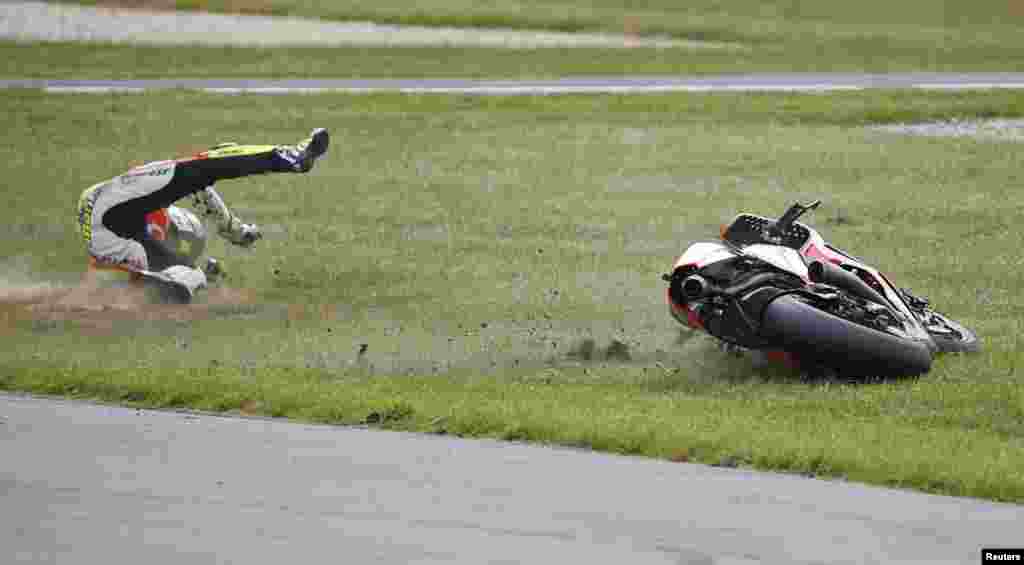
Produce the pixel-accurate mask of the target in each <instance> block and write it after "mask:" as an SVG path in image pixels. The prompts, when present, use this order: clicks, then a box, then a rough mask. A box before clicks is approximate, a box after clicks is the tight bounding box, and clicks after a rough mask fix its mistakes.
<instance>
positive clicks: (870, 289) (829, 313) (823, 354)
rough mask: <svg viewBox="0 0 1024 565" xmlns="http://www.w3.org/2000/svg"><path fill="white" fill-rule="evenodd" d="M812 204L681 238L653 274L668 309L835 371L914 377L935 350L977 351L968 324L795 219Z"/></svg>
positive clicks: (794, 360) (802, 364)
mask: <svg viewBox="0 0 1024 565" xmlns="http://www.w3.org/2000/svg"><path fill="white" fill-rule="evenodd" d="M820 204H821V201H820V200H816V201H814V202H812V203H810V204H807V205H803V204H800V203H799V202H797V203H795V204H793V205H792V206H791V207H789V209H788V210H786V212H785V213H784V214H783V215H782V216H781V217H780V218H779V219H778V220H774V219H769V218H766V217H762V216H758V215H755V214H748V213H741V214H739V215H737V216H736V217H735V218H734V219H733V221H732V222H731V223H729V224H728V225H724V226H723V227H722V231H721V241H718V242H699V243H694V244H692V245H690V246H689V247H688V248H687V249H686V251H685V252H684V253H683V254H682V255H681V256H680V257H679V258H678V260H676V262H675V264H674V266H673V270H672V272H671V273H670V274H666V275H663V276H662V279H663V280H664V281H665V282H667V283H668V289H667V297H668V305H669V311H670V313H671V315H672V316H673V317H674V318H675V319H676V320H677V321H678V322H680V323H681V324H683V325H685V326H688V327H690V328H694V329H697V330H701V331H704V332H706V333H708V334H710V335H711V336H713V337H715V338H717V339H718V340H721V342H723V345H725V346H726V347H727V348H733V349H739V350H755V351H761V352H764V355H766V356H767V357H768V358H769V359H771V360H775V361H782V362H784V363H786V364H788V365H790V366H793V367H798V368H800V369H803V370H806V371H808V372H813V373H819V374H820V373H825V374H830V375H835V376H850V377H852V376H877V377H900V376H913V375H921V374H924V373H927V372H928V371H929V370H930V369H931V365H932V361H933V358H934V356H935V355H936V354H937V353H946V352H965V353H966V352H977V351H979V350H980V341H979V339H978V336H977V334H976V333H975V332H974V331H972V330H970V329H968V328H967V327H965V326H964V325H962V324H960V323H958V322H956V321H954V320H952V319H950V318H948V317H947V316H944V315H942V314H940V313H938V312H936V311H935V310H933V309H932V308H931V305H930V303H929V302H928V300H926V299H924V298H921V297H918V296H915V295H914V294H912V293H911V292H910V291H909V290H908V289H906V288H898V287H896V286H895V285H894V284H893V283H892V282H891V281H890V280H889V279H888V278H887V277H886V276H885V275H883V274H882V273H881V272H880V271H879V270H878V269H876V268H874V267H872V266H870V265H869V264H867V263H866V262H865V261H863V260H861V259H858V258H856V257H854V256H853V255H851V254H849V253H846V252H844V251H842V250H840V249H838V248H837V247H835V246H832V245H830V244H828V243H826V242H825V240H824V238H823V237H822V236H821V235H820V234H819V233H818V232H817V231H815V230H814V229H813V228H811V227H810V226H808V225H806V224H803V223H801V222H799V221H797V220H798V219H799V218H800V217H801V216H803V215H804V214H805V213H806V212H809V211H811V210H814V209H816V208H817V207H818V206H819V205H820Z"/></svg>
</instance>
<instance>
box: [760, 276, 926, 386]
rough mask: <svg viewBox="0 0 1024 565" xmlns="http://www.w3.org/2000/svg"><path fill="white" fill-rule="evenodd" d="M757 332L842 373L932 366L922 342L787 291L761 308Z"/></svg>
mask: <svg viewBox="0 0 1024 565" xmlns="http://www.w3.org/2000/svg"><path fill="white" fill-rule="evenodd" d="M761 335H762V337H764V338H765V339H767V340H770V341H775V342H777V343H778V344H779V345H781V346H782V348H783V349H785V350H786V351H789V352H790V353H793V354H795V355H796V356H797V357H798V358H801V359H804V360H806V361H810V362H811V363H814V364H818V365H823V366H827V367H830V368H833V369H835V370H836V371H838V372H839V373H840V374H842V375H848V376H863V377H868V376H878V377H901V376H911V375H920V374H924V373H927V372H928V371H929V370H930V369H931V366H932V353H931V350H930V349H929V348H928V345H927V344H925V343H923V342H921V341H917V340H913V339H908V338H902V337H898V336H895V335H892V334H887V333H884V332H881V331H878V330H874V329H871V328H868V327H865V326H862V325H859V324H855V323H853V322H850V321H848V320H844V319H843V318H840V317H838V316H834V315H832V314H829V313H828V312H825V311H824V310H820V309H818V308H816V307H814V306H812V305H810V304H808V303H806V302H802V301H801V300H799V299H797V298H796V297H794V296H792V295H783V296H780V297H778V298H776V299H775V300H773V301H772V302H770V303H769V304H768V305H767V306H766V307H765V308H764V311H763V313H762V316H761Z"/></svg>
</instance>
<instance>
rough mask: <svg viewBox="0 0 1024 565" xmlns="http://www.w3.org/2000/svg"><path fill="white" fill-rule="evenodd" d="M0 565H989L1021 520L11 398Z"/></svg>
mask: <svg viewBox="0 0 1024 565" xmlns="http://www.w3.org/2000/svg"><path fill="white" fill-rule="evenodd" d="M0 509H2V512H0V515H2V517H3V518H2V522H3V527H0V563H5V564H6V563H73V564H86V563H145V564H147V565H162V564H181V563H188V564H189V565H201V564H206V563H218V564H220V563H244V564H254V565H255V564H263V563H267V564H274V565H280V564H281V563H302V564H310V563H331V564H337V563H388V564H390V563H394V564H405V563H440V562H444V563H466V564H481V563H587V564H604V563H608V564H617V565H618V564H624V563H629V564H637V565H642V564H647V563H688V564H699V565H726V564H729V565H738V564H756V563H772V564H812V563H813V564H824V563H836V564H840V563H844V564H845V563H885V564H893V563H917V564H924V563H928V564H931V565H943V564H950V563H963V564H968V563H969V564H977V563H979V562H980V551H981V548H982V547H991V546H1003V547H1005V546H1008V545H1014V544H1018V545H1019V544H1020V543H1021V541H1022V538H1021V535H1022V530H1021V524H1024V506H1014V505H1007V504H995V503H990V502H984V501H978V500H972V499H958V498H951V497H942V496H932V495H925V494H920V493H913V492H905V491H898V490H888V489H881V488H873V487H866V486H862V485H856V484H844V483H841V482H829V481H822V480H816V479H807V478H802V477H798V476H787V475H778V474H772V473H761V472H754V471H747V470H740V469H720V468H713V467H707V466H703V465H694V464H684V463H671V462H665V461H656V460H650V459H641V458H632V457H620V456H613V455H606V454H600V453H592V452H586V451H579V450H571V449H554V448H548V447H543V446H529V445H522V444H517V443H506V442H498V441H480V440H463V439H454V438H446V437H439V436H423V435H417V434H407V433H394V432H382V431H373V430H367V429H359V428H338V427H329V426H313V425H305V424H299V423H292V422H285V421H277V420H268V419H244V418H229V417H219V416H210V415H196V414H185V413H171V412H153V411H137V410H134V409H130V408H122V407H112V406H103V405H95V404H88V403H81V402H70V401H62V400H50V399H38V398H31V397H24V396H8V395H0Z"/></svg>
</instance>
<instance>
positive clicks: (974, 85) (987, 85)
mask: <svg viewBox="0 0 1024 565" xmlns="http://www.w3.org/2000/svg"><path fill="white" fill-rule="evenodd" d="M911 88H917V89H920V90H993V89H1007V90H1020V89H1024V82H963V83H955V82H950V83H941V82H937V83H930V84H927V83H926V84H915V85H912V86H911Z"/></svg>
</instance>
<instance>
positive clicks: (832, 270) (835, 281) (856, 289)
mask: <svg viewBox="0 0 1024 565" xmlns="http://www.w3.org/2000/svg"><path fill="white" fill-rule="evenodd" d="M807 274H808V275H809V276H810V278H811V282H816V283H825V284H828V285H832V286H834V287H838V288H841V289H843V290H846V291H849V292H852V293H853V294H856V295H857V296H859V297H861V298H863V299H865V300H870V301H871V302H877V303H879V304H883V305H887V304H888V303H889V302H888V301H887V300H886V299H885V298H882V295H881V294H878V291H876V290H875V289H873V288H871V287H870V286H868V283H866V282H864V281H863V280H861V278H860V277H858V276H857V275H855V274H853V273H851V272H850V271H847V270H846V269H843V268H842V267H839V266H836V265H833V264H832V263H825V262H822V261H811V264H810V265H808V266H807Z"/></svg>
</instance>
